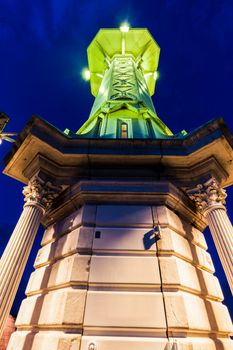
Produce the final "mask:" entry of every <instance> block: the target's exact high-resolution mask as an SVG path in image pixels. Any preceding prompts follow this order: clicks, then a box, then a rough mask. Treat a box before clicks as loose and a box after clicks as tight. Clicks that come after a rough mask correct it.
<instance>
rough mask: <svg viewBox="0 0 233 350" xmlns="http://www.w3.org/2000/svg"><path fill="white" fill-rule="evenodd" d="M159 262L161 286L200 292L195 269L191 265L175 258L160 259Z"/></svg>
mask: <svg viewBox="0 0 233 350" xmlns="http://www.w3.org/2000/svg"><path fill="white" fill-rule="evenodd" d="M159 261H160V266H161V275H162V281H163V284H165V285H167V286H168V287H171V286H177V287H181V286H182V287H183V288H187V289H191V290H195V291H198V292H200V291H201V287H200V282H199V279H198V275H197V269H196V268H195V267H194V266H193V265H191V264H190V263H188V262H186V261H184V260H182V259H179V258H177V257H175V256H170V257H160V258H159Z"/></svg>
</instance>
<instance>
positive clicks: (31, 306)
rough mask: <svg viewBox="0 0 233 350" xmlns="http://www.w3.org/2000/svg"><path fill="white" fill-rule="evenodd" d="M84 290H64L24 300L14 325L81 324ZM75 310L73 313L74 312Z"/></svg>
mask: <svg viewBox="0 0 233 350" xmlns="http://www.w3.org/2000/svg"><path fill="white" fill-rule="evenodd" d="M85 299H86V290H78V289H74V290H73V289H66V290H58V291H54V292H51V293H49V294H45V295H39V296H31V297H28V298H27V299H24V300H23V302H22V304H21V307H20V311H19V314H18V317H17V320H16V325H21V326H22V325H24V326H29V325H40V326H41V325H42V326H45V325H53V326H54V328H56V327H57V326H59V325H68V324H75V325H80V324H82V320H83V313H84V305H85ZM74 310H75V312H74Z"/></svg>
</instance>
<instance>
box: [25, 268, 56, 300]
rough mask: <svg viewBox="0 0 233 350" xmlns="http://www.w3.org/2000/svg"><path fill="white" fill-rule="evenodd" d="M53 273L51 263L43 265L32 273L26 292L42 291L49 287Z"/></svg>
mask: <svg viewBox="0 0 233 350" xmlns="http://www.w3.org/2000/svg"><path fill="white" fill-rule="evenodd" d="M50 274H51V265H49V266H48V265H47V266H41V267H39V268H38V269H36V270H35V271H33V272H32V273H31V276H30V279H29V281H28V284H27V288H26V294H27V295H28V294H30V293H32V292H35V291H40V290H43V289H46V288H47V287H48V281H49V278H50Z"/></svg>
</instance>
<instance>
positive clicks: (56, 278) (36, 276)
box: [26, 254, 90, 294]
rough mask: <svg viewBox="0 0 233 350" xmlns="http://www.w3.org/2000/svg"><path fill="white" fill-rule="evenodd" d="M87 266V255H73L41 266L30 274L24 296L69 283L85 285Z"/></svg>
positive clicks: (88, 257)
mask: <svg viewBox="0 0 233 350" xmlns="http://www.w3.org/2000/svg"><path fill="white" fill-rule="evenodd" d="M89 264H90V256H89V255H79V254H74V255H71V256H68V257H66V258H64V259H61V260H58V261H57V262H55V263H54V264H52V265H49V266H42V267H40V268H38V269H37V270H35V271H34V272H33V273H32V274H31V277H30V279H29V282H28V286H27V289H26V294H30V293H32V292H35V291H40V290H43V289H49V288H54V287H57V286H59V285H61V286H62V285H64V284H69V283H73V284H80V283H82V284H83V283H87V280H88V274H89Z"/></svg>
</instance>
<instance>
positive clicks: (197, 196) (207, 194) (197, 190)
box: [186, 177, 227, 214]
mask: <svg viewBox="0 0 233 350" xmlns="http://www.w3.org/2000/svg"><path fill="white" fill-rule="evenodd" d="M186 192H187V194H188V196H189V198H190V199H192V200H193V201H194V202H195V204H196V207H197V208H198V209H199V210H200V211H201V212H202V213H203V214H206V213H207V212H208V211H209V210H212V209H215V208H224V209H225V206H224V204H225V203H226V201H225V198H226V196H227V194H226V191H225V190H224V189H223V188H222V187H221V186H220V184H219V183H218V182H217V180H216V179H215V178H214V177H212V178H211V179H209V180H208V181H206V182H204V183H203V184H198V185H197V186H196V187H194V188H192V189H190V190H187V191H186Z"/></svg>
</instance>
